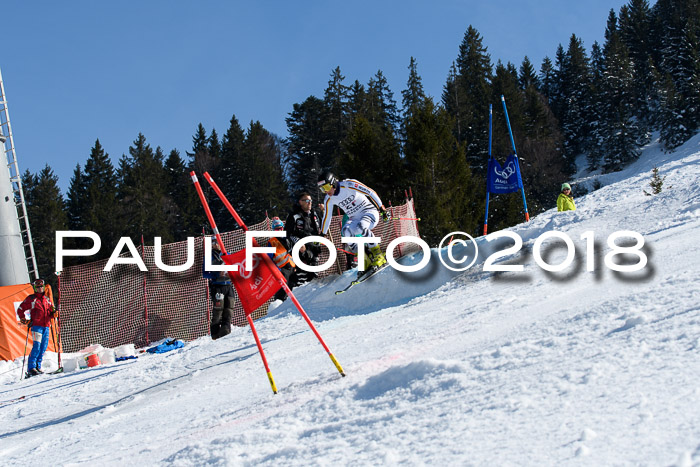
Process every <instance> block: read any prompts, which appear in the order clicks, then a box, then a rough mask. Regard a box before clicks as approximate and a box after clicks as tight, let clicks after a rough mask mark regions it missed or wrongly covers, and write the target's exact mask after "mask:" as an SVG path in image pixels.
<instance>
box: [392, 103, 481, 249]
mask: <svg viewBox="0 0 700 467" xmlns="http://www.w3.org/2000/svg"><path fill="white" fill-rule="evenodd" d="M453 129H454V121H453V118H452V117H450V116H449V115H448V114H447V112H446V111H445V109H443V108H441V107H438V106H436V105H435V104H434V103H433V101H432V99H431V98H424V101H423V103H421V104H420V105H416V106H415V108H414V112H413V113H412V115H411V116H410V117H409V119H408V121H407V122H406V146H405V153H406V156H405V157H406V163H407V165H408V173H409V174H410V175H409V183H410V184H411V186H412V187H413V190H414V193H415V195H416V198H415V199H416V203H417V204H416V209H417V211H418V212H420V213H421V237H422V238H424V239H425V240H426V241H428V242H429V243H430V244H432V245H437V244H438V243H439V241H440V239H441V238H442V236H443V235H444V234H445V232H451V231H456V230H462V231H464V230H466V231H467V232H474V230H475V227H476V226H477V224H478V219H477V216H478V215H479V213H480V212H481V210H480V206H481V203H482V198H480V197H479V195H478V192H479V190H478V187H477V185H478V184H477V183H475V181H474V179H473V178H472V177H471V172H470V170H469V168H468V167H467V165H466V164H465V162H464V144H459V143H458V142H457V139H456V136H455V135H454V133H453Z"/></svg>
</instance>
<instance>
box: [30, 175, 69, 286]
mask: <svg viewBox="0 0 700 467" xmlns="http://www.w3.org/2000/svg"><path fill="white" fill-rule="evenodd" d="M22 178H23V185H24V193H25V202H26V204H27V216H28V217H29V223H30V228H31V231H32V240H33V244H34V254H35V256H36V260H37V267H38V268H39V276H40V277H42V278H43V279H44V280H46V281H47V282H48V283H49V284H51V286H52V287H56V276H55V275H54V274H53V273H54V272H55V271H56V264H55V254H54V253H55V252H54V250H55V245H56V240H55V236H56V231H57V230H66V229H67V228H68V217H67V215H66V206H65V201H64V200H63V196H62V195H61V190H60V188H58V177H57V176H56V175H55V174H54V172H53V170H52V169H51V167H50V166H49V165H48V164H47V165H46V166H45V167H44V168H43V169H42V170H41V172H39V174H38V175H31V174H30V173H29V172H25V174H24V175H23V177H22Z"/></svg>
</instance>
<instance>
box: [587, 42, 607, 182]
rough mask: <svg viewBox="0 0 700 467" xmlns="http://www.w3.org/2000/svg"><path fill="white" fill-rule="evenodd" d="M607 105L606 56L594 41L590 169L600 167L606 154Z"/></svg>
mask: <svg viewBox="0 0 700 467" xmlns="http://www.w3.org/2000/svg"><path fill="white" fill-rule="evenodd" d="M605 107H606V103H605V58H604V57H603V50H602V49H601V47H600V44H598V42H594V43H593V46H592V47H591V106H590V110H589V112H588V114H589V118H590V125H591V135H590V139H589V144H588V147H587V152H588V154H587V155H586V161H587V169H588V170H589V171H594V170H597V169H599V168H600V164H601V161H602V159H603V155H604V154H605V141H606V138H607V136H608V132H607V128H606V127H605V122H604V115H605V112H604V109H605Z"/></svg>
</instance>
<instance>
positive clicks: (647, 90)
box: [619, 0, 657, 141]
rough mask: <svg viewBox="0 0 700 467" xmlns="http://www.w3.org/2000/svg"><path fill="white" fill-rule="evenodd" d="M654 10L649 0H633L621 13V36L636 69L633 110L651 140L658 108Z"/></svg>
mask: <svg viewBox="0 0 700 467" xmlns="http://www.w3.org/2000/svg"><path fill="white" fill-rule="evenodd" d="M650 30H651V9H650V8H649V2H648V0H630V2H629V4H628V5H624V6H622V8H621V9H620V15H619V32H620V39H621V40H622V42H623V43H624V44H625V46H626V48H627V50H628V52H629V59H630V61H631V65H632V68H633V74H634V76H635V80H634V83H633V84H634V88H633V94H634V100H635V102H634V105H633V112H634V115H635V116H636V117H637V119H638V120H639V121H640V124H641V125H640V126H641V130H642V131H643V132H644V135H643V138H644V140H645V141H648V138H649V136H650V135H649V133H650V131H651V128H652V126H653V124H654V119H653V116H654V113H655V112H656V107H657V102H656V100H657V93H656V90H655V85H654V80H653V71H652V69H651V67H652V66H653V62H652V60H651V43H650V39H651V35H650Z"/></svg>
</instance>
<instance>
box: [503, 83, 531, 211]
mask: <svg viewBox="0 0 700 467" xmlns="http://www.w3.org/2000/svg"><path fill="white" fill-rule="evenodd" d="M501 102H503V112H505V114H506V123H507V124H508V134H509V135H510V144H511V145H512V146H513V155H514V156H515V161H516V162H517V163H518V167H520V160H519V159H518V152H517V151H516V150H515V140H514V139H513V130H511V128H510V119H509V118H508V109H507V108H506V98H505V96H503V94H501ZM519 182H520V191H521V193H522V195H523V207H524V208H525V222H528V221H529V220H530V214H529V213H528V212H527V201H525V187H524V186H523V183H522V179H521V180H519Z"/></svg>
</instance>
